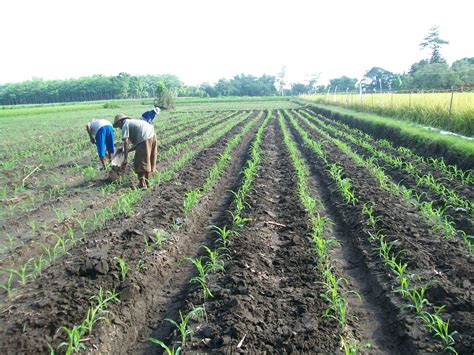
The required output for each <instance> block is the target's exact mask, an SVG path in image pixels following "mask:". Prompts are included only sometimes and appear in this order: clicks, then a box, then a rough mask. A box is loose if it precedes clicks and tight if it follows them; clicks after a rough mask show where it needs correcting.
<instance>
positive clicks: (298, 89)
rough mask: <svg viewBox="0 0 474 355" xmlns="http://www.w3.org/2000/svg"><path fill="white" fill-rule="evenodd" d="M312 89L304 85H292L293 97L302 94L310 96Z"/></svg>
mask: <svg viewBox="0 0 474 355" xmlns="http://www.w3.org/2000/svg"><path fill="white" fill-rule="evenodd" d="M309 91H310V87H309V86H308V85H305V84H302V83H295V84H291V95H292V96H298V95H301V94H308V93H309Z"/></svg>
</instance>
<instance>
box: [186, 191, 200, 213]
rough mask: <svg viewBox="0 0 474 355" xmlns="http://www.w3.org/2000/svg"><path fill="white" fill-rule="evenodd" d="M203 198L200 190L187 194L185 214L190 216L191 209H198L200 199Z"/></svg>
mask: <svg viewBox="0 0 474 355" xmlns="http://www.w3.org/2000/svg"><path fill="white" fill-rule="evenodd" d="M200 198H201V192H200V191H199V189H195V190H191V191H189V192H188V193H186V195H185V197H184V203H183V205H184V214H188V213H189V211H191V209H193V208H194V207H196V205H197V204H198V202H199V199H200Z"/></svg>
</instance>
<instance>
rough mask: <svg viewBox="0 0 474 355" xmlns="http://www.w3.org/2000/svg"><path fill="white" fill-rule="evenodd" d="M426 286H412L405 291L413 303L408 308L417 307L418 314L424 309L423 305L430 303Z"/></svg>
mask: <svg viewBox="0 0 474 355" xmlns="http://www.w3.org/2000/svg"><path fill="white" fill-rule="evenodd" d="M425 291H426V288H425V287H420V288H419V289H416V288H412V289H409V290H408V292H406V293H405V295H406V297H408V298H409V299H410V301H411V304H409V305H407V307H408V308H415V311H416V314H418V315H419V314H421V312H422V311H423V306H424V305H425V304H427V303H428V300H427V299H426V298H425Z"/></svg>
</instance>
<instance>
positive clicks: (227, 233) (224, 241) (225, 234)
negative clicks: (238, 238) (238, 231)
mask: <svg viewBox="0 0 474 355" xmlns="http://www.w3.org/2000/svg"><path fill="white" fill-rule="evenodd" d="M211 228H212V229H213V230H214V232H215V233H216V234H217V235H218V236H219V240H218V242H219V243H220V244H221V245H222V246H223V247H224V248H227V246H228V245H229V238H230V237H231V236H232V235H235V232H234V231H232V230H230V229H227V226H224V227H222V228H220V227H218V226H214V225H213V226H211Z"/></svg>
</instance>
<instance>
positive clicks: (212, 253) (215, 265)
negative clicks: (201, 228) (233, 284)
mask: <svg viewBox="0 0 474 355" xmlns="http://www.w3.org/2000/svg"><path fill="white" fill-rule="evenodd" d="M203 248H204V250H205V251H206V252H207V261H206V265H205V268H206V269H207V270H208V271H209V272H216V271H224V261H222V260H221V259H220V257H221V255H220V253H219V248H218V249H215V250H211V249H210V248H208V247H207V246H205V245H203Z"/></svg>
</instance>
